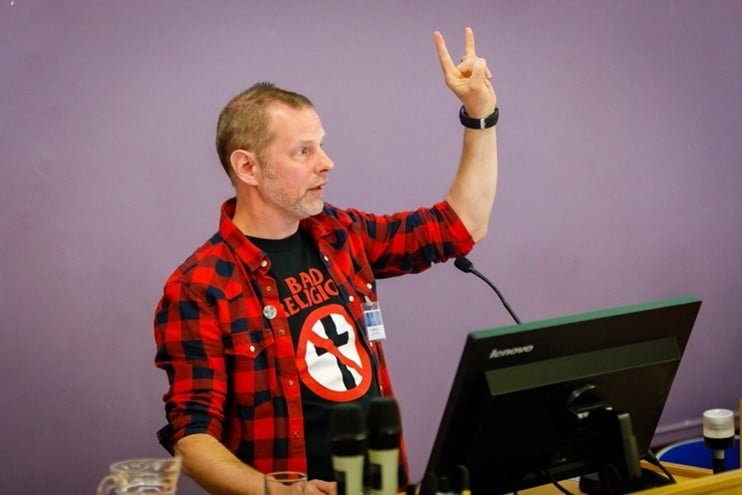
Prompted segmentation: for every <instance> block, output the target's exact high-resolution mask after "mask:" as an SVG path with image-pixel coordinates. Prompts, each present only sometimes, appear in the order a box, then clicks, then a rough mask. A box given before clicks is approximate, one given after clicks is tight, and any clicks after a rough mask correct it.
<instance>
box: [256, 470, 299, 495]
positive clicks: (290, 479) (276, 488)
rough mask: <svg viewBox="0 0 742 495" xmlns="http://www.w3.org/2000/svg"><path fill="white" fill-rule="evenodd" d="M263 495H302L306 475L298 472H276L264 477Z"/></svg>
mask: <svg viewBox="0 0 742 495" xmlns="http://www.w3.org/2000/svg"><path fill="white" fill-rule="evenodd" d="M264 479H265V495H304V490H306V488H307V475H306V474H304V473H300V472H298V471H276V472H274V473H268V474H266V475H265V478H264Z"/></svg>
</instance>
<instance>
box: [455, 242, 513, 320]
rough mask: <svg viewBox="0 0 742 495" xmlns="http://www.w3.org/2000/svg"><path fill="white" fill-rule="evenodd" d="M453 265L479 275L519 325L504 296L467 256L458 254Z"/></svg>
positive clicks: (463, 270) (465, 271)
mask: <svg viewBox="0 0 742 495" xmlns="http://www.w3.org/2000/svg"><path fill="white" fill-rule="evenodd" d="M453 266H455V267H456V268H458V269H459V270H461V271H462V272H464V273H473V274H474V275H476V276H477V277H479V278H481V279H482V280H484V281H485V283H486V284H487V285H489V286H490V287H492V290H494V291H495V294H497V297H499V298H500V301H502V305H503V306H505V309H507V310H508V313H510V316H512V317H513V320H515V323H517V324H519V325H520V320H519V319H518V317H517V316H515V313H513V310H512V308H510V305H509V304H508V302H507V301H506V300H505V298H504V297H502V294H500V291H499V290H497V287H495V284H493V283H492V282H490V281H489V279H488V278H487V277H485V276H484V275H482V274H481V273H479V272H478V271H477V270H476V268H474V263H472V262H471V261H469V258H467V257H466V256H459V257H457V258H456V259H455V260H454V262H453Z"/></svg>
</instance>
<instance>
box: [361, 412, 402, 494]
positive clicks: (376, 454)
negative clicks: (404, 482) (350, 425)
mask: <svg viewBox="0 0 742 495" xmlns="http://www.w3.org/2000/svg"><path fill="white" fill-rule="evenodd" d="M366 418H367V423H368V460H369V471H370V476H369V478H370V485H371V495H396V494H397V492H398V484H399V483H398V474H397V473H398V470H399V441H400V439H401V437H402V426H401V424H400V420H399V407H398V406H397V401H395V400H394V399H393V398H391V397H377V398H374V399H371V401H370V402H369V405H368V414H367V416H366Z"/></svg>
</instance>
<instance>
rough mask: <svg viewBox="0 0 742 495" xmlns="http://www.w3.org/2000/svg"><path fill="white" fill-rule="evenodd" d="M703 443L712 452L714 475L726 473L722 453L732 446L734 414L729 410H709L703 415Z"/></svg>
mask: <svg viewBox="0 0 742 495" xmlns="http://www.w3.org/2000/svg"><path fill="white" fill-rule="evenodd" d="M703 443H704V444H705V445H706V447H708V448H710V449H711V451H712V452H713V457H712V459H711V467H712V468H713V471H714V474H717V473H722V472H724V471H726V469H727V467H726V463H725V461H724V451H725V450H726V449H728V448H730V447H732V445H734V413H733V412H732V411H730V410H729V409H709V410H708V411H705V412H704V413H703Z"/></svg>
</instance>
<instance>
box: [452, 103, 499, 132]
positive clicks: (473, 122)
mask: <svg viewBox="0 0 742 495" xmlns="http://www.w3.org/2000/svg"><path fill="white" fill-rule="evenodd" d="M499 118H500V109H499V108H497V107H495V111H494V112H492V113H491V114H489V115H488V116H487V117H484V118H482V119H473V118H471V117H469V115H467V113H466V110H464V106H463V105H461V110H459V120H460V121H461V124H462V125H463V126H464V127H468V128H469V129H489V128H490V127H495V124H497V119H499Z"/></svg>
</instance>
